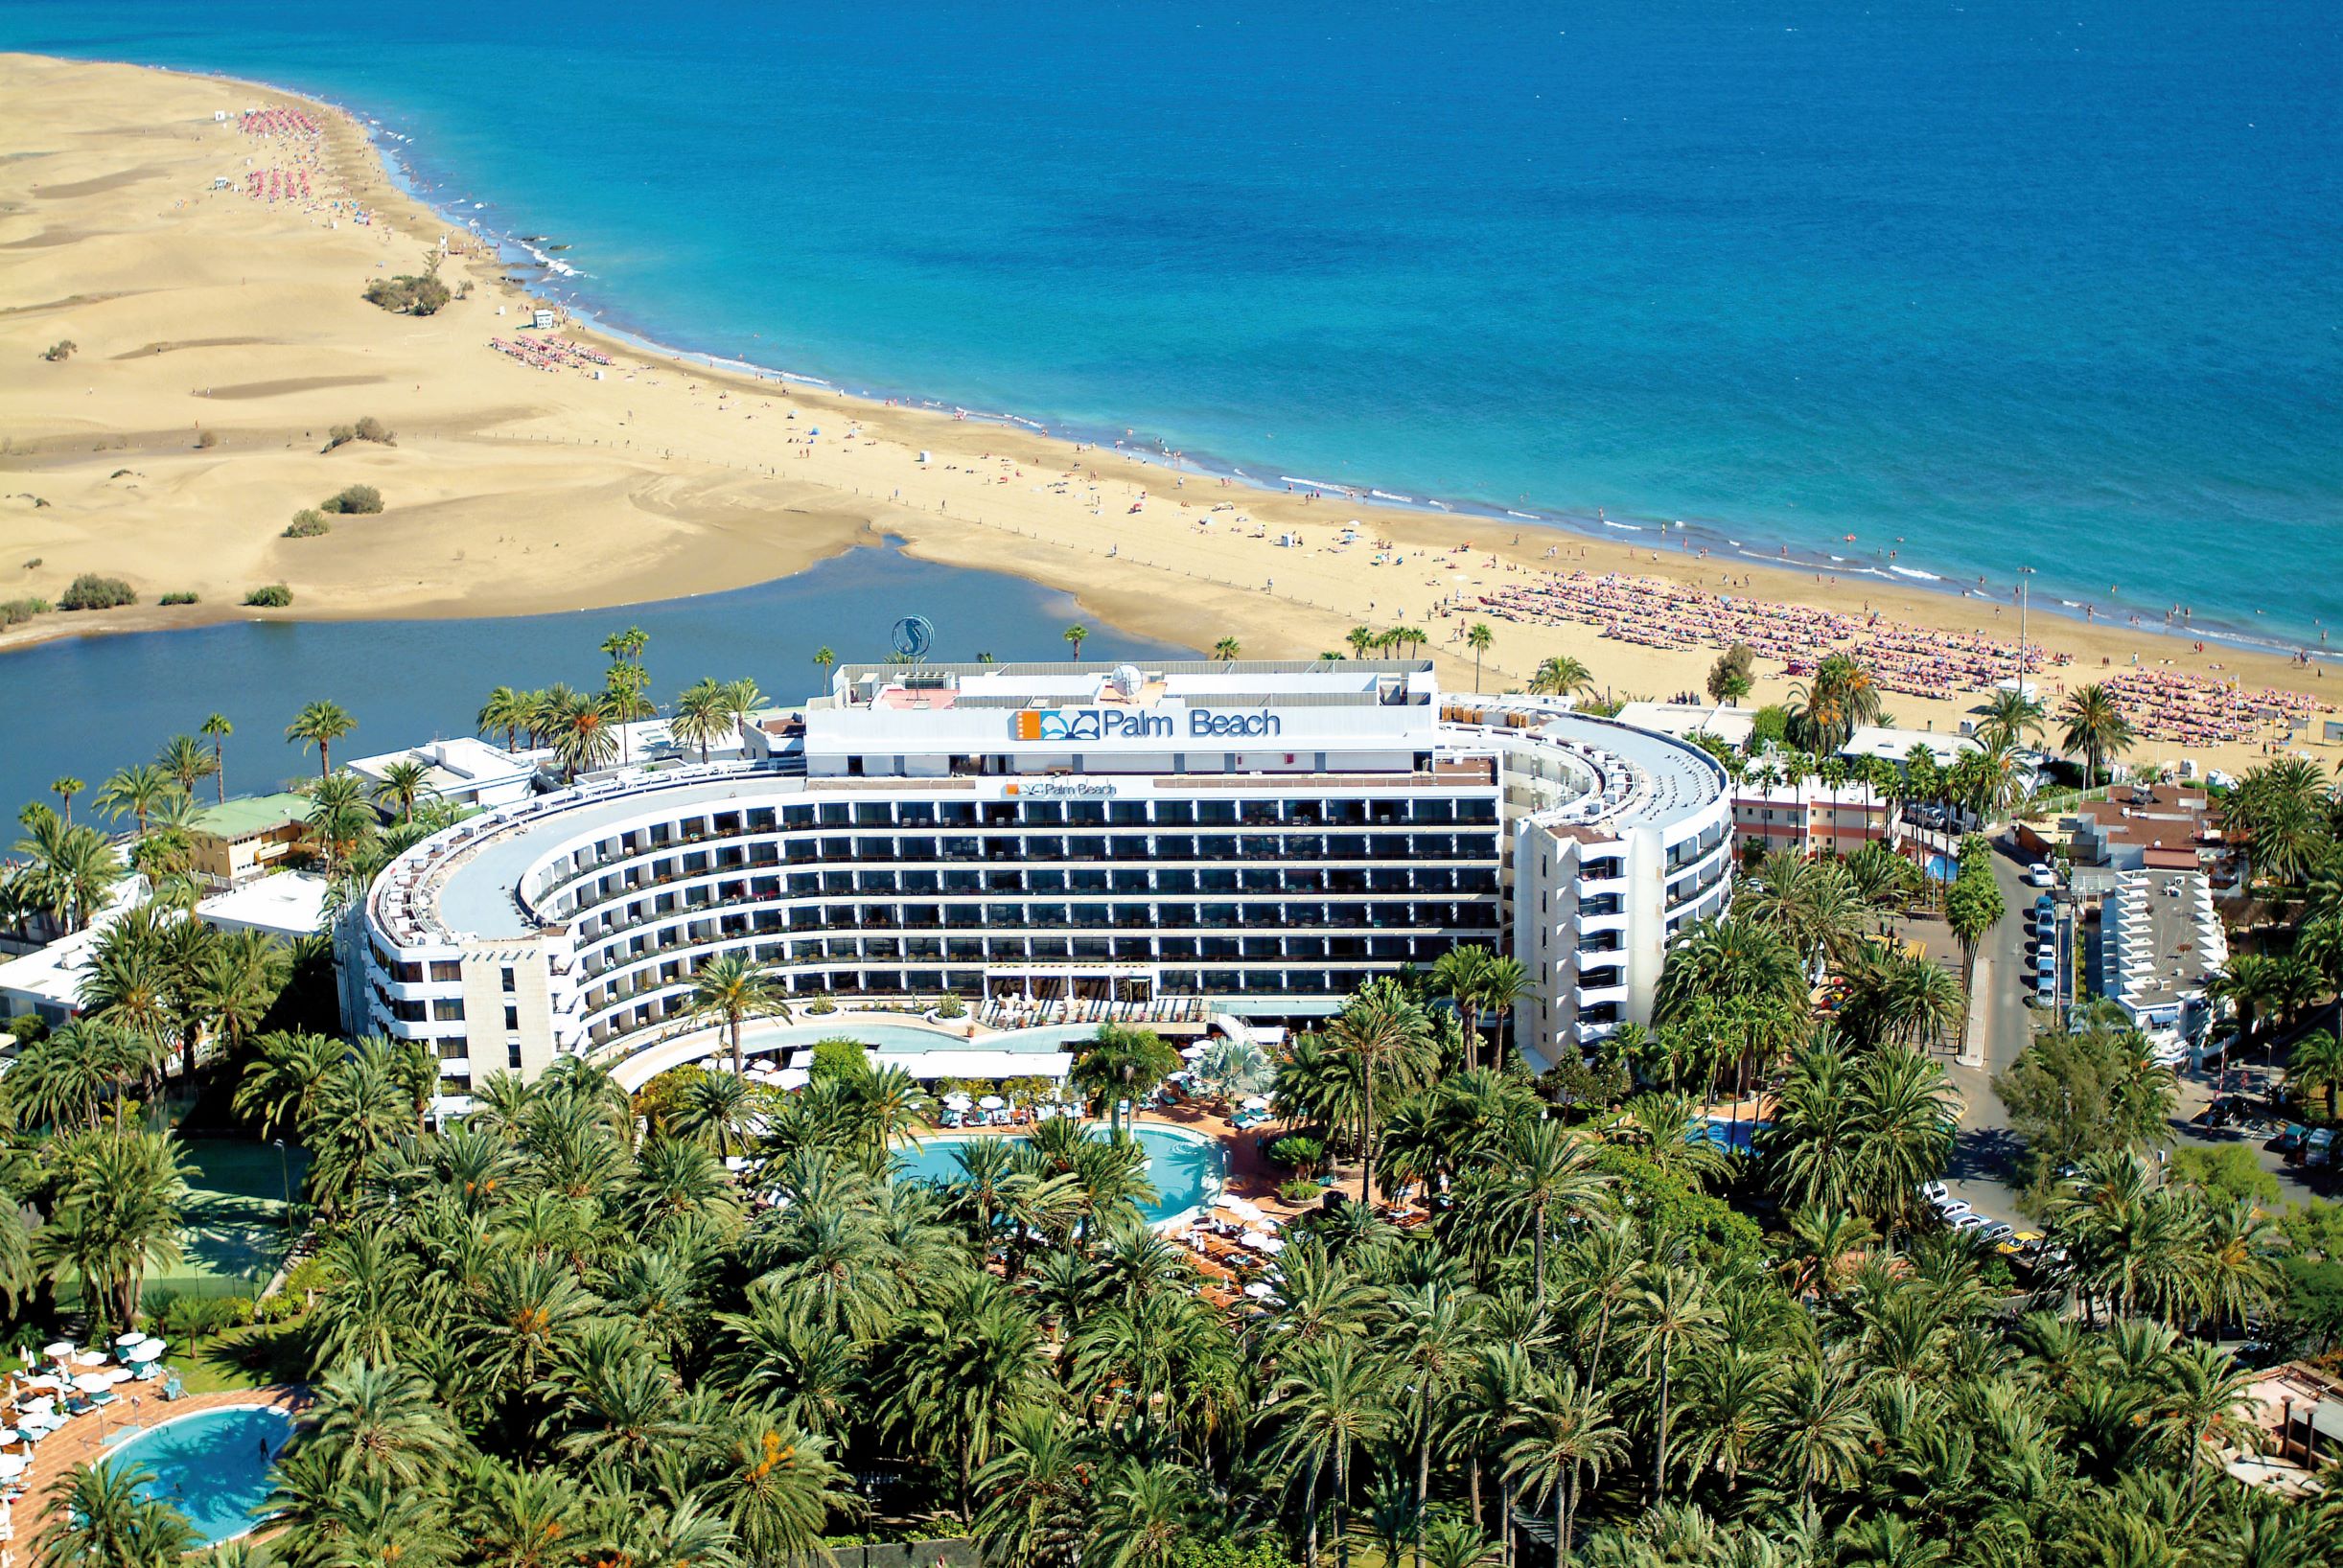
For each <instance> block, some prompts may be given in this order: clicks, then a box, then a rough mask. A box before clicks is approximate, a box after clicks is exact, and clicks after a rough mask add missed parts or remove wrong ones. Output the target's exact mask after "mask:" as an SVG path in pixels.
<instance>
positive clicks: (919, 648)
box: [894, 615, 936, 658]
mask: <svg viewBox="0 0 2343 1568" xmlns="http://www.w3.org/2000/svg"><path fill="white" fill-rule="evenodd" d="M935 645H936V627H935V624H934V623H933V622H931V621H930V620H929V619H928V618H927V617H926V616H925V615H906V616H904V617H903V618H902V619H901V620H899V621H897V622H895V623H894V651H895V652H896V653H898V654H901V655H902V656H903V657H905V658H925V657H927V651H928V650H929V649H930V648H932V647H934V646H935Z"/></svg>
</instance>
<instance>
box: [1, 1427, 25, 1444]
mask: <svg viewBox="0 0 2343 1568" xmlns="http://www.w3.org/2000/svg"><path fill="white" fill-rule="evenodd" d="M20 1435H21V1434H19V1433H18V1432H17V1431H16V1429H15V1428H14V1427H10V1426H0V1442H14V1441H16V1440H17V1438H18V1437H19V1436H20Z"/></svg>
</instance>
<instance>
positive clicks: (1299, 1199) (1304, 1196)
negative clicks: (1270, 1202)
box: [1277, 1176, 1326, 1203]
mask: <svg viewBox="0 0 2343 1568" xmlns="http://www.w3.org/2000/svg"><path fill="white" fill-rule="evenodd" d="M1325 1190H1326V1188H1322V1187H1320V1186H1319V1185H1318V1184H1317V1183H1315V1182H1313V1181H1311V1179H1310V1178H1309V1177H1307V1176H1296V1177H1295V1178H1294V1179H1293V1180H1292V1181H1290V1182H1287V1183H1284V1184H1282V1185H1281V1186H1280V1187H1279V1188H1278V1189H1277V1195H1278V1196H1279V1197H1281V1198H1283V1199H1285V1200H1286V1201H1287V1203H1316V1202H1317V1201H1318V1197H1319V1194H1321V1193H1323V1192H1324V1191H1325Z"/></svg>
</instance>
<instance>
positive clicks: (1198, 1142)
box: [895, 1125, 1228, 1225]
mask: <svg viewBox="0 0 2343 1568" xmlns="http://www.w3.org/2000/svg"><path fill="white" fill-rule="evenodd" d="M1099 1136H1100V1137H1102V1138H1103V1137H1104V1136H1105V1135H1104V1134H1103V1133H1101V1134H1100V1135H1099ZM1131 1136H1132V1137H1134V1138H1136V1139H1138V1140H1139V1146H1140V1148H1141V1149H1143V1150H1145V1151H1146V1153H1147V1157H1148V1168H1147V1178H1148V1185H1149V1186H1151V1187H1153V1188H1155V1201H1154V1202H1153V1203H1143V1204H1141V1205H1140V1206H1139V1212H1140V1214H1141V1216H1142V1217H1144V1218H1145V1219H1146V1220H1147V1222H1148V1224H1149V1225H1168V1224H1170V1223H1172V1222H1173V1221H1175V1220H1179V1219H1182V1218H1185V1217H1186V1216H1187V1214H1188V1213H1189V1212H1190V1211H1193V1210H1197V1209H1201V1208H1203V1207H1204V1206H1205V1205H1207V1204H1209V1203H1210V1202H1212V1200H1213V1199H1214V1198H1216V1197H1218V1196H1219V1193H1220V1188H1221V1186H1222V1184H1223V1182H1224V1181H1225V1180H1226V1176H1227V1171H1228V1156H1227V1152H1226V1151H1225V1150H1223V1149H1222V1148H1221V1147H1220V1141H1219V1140H1218V1139H1217V1138H1207V1137H1206V1136H1205V1135H1203V1134H1202V1133H1192V1132H1190V1131H1188V1130H1187V1129H1186V1128H1184V1127H1155V1126H1145V1125H1142V1126H1138V1127H1134V1128H1132V1129H1131ZM974 1141H976V1140H975V1139H973V1138H971V1137H969V1136H968V1135H967V1134H964V1133H939V1134H937V1135H936V1136H934V1137H932V1138H923V1139H921V1140H920V1141H918V1142H916V1143H915V1144H912V1145H911V1146H909V1147H908V1148H904V1149H900V1150H898V1151H896V1155H895V1158H896V1159H897V1160H899V1161H901V1162H902V1167H903V1175H904V1176H905V1177H906V1178H911V1179H916V1180H920V1181H930V1182H956V1181H958V1180H960V1175H961V1172H960V1161H959V1159H958V1150H959V1148H960V1146H961V1145H962V1144H963V1143H972V1142H974ZM1020 1141H1022V1140H1020Z"/></svg>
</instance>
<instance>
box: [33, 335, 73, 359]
mask: <svg viewBox="0 0 2343 1568" xmlns="http://www.w3.org/2000/svg"><path fill="white" fill-rule="evenodd" d="M80 347H81V344H79V343H77V342H75V341H74V340H73V339H72V338H70V337H60V338H58V340H57V341H56V342H54V343H52V344H50V345H49V346H48V347H47V348H45V349H43V350H41V355H40V357H42V358H44V359H47V360H49V361H50V362H51V363H53V364H54V363H60V362H62V361H64V360H67V359H70V358H72V357H73V351H74V350H76V349H78V348H80Z"/></svg>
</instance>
